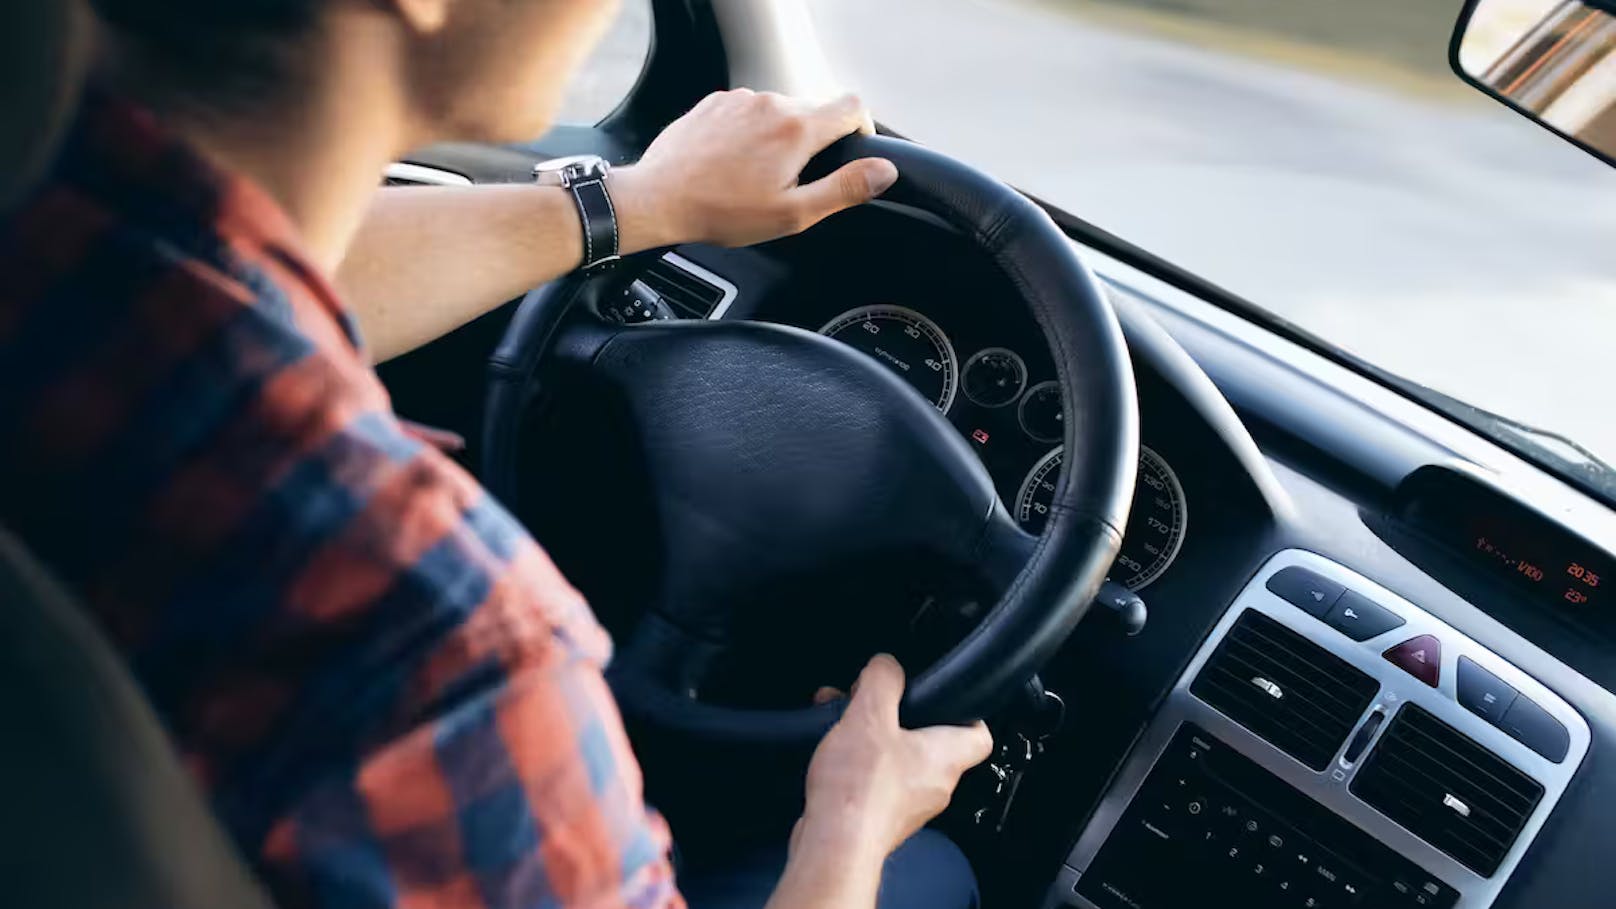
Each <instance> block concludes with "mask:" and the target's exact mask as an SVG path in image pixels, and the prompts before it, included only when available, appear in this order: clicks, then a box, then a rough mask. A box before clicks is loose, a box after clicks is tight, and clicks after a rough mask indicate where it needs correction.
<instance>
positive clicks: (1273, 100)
mask: <svg viewBox="0 0 1616 909" xmlns="http://www.w3.org/2000/svg"><path fill="white" fill-rule="evenodd" d="M1410 2H1437V0H1410ZM1455 5H1456V4H1455ZM631 6H632V4H631ZM813 9H814V11H815V16H816V18H817V19H818V21H819V24H820V30H821V33H822V39H823V42H824V44H825V46H826V50H827V53H828V54H829V55H830V56H831V58H832V62H833V63H834V64H836V66H837V67H838V70H839V72H840V73H841V74H842V75H844V76H845V77H846V81H847V82H848V83H849V85H851V86H852V87H854V88H856V89H857V90H858V91H859V92H860V93H861V94H862V95H863V96H864V97H865V99H866V100H867V101H868V102H869V103H870V104H871V105H872V106H873V107H874V108H875V111H876V114H877V116H878V117H880V118H881V119H882V120H884V121H885V122H887V123H888V124H890V125H891V126H893V127H894V128H896V129H898V130H900V131H902V132H905V133H907V134H909V135H911V136H913V137H915V138H917V139H920V140H923V141H926V142H928V143H930V144H933V145H936V146H937V147H939V148H941V149H943V150H945V151H948V152H950V153H952V154H955V155H957V156H959V157H961V158H963V159H965V160H967V161H970V162H972V163H974V164H977V165H979V166H981V167H983V168H985V169H987V170H989V171H991V172H993V173H995V174H996V175H998V176H1000V177H1003V178H1005V179H1007V180H1009V181H1011V182H1013V183H1016V184H1017V185H1020V186H1022V187H1024V188H1026V189H1028V190H1030V191H1032V192H1035V193H1037V194H1039V195H1041V196H1044V197H1046V198H1048V199H1050V200H1051V201H1053V202H1055V203H1056V204H1059V205H1061V206H1062V207H1064V208H1066V209H1068V210H1070V211H1072V212H1073V213H1075V214H1077V215H1079V216H1081V217H1083V218H1086V219H1088V220H1091V221H1093V222H1095V223H1097V224H1100V225H1101V226H1103V227H1105V228H1107V229H1109V230H1111V231H1113V232H1115V233H1117V234H1119V235H1121V236H1122V237H1124V238H1126V239H1128V240H1131V241H1133V242H1134V243H1136V244H1138V245H1140V246H1143V247H1145V248H1146V249H1149V250H1151V251H1153V252H1156V253H1158V254H1160V255H1162V256H1164V257H1166V258H1168V259H1171V260H1173V261H1175V262H1177V263H1179V264H1181V265H1183V266H1185V267H1187V268H1189V269H1190V270H1192V271H1195V272H1197V273H1199V274H1202V275H1203V276H1205V277H1207V278H1210V279H1212V280H1213V281H1216V282H1218V283H1220V284H1222V285H1224V286H1225V287H1228V288H1229V289H1231V290H1234V291H1236V292H1238V293H1240V294H1242V295H1244V296H1246V297H1247V298H1248V299H1251V300H1253V301H1254V302H1256V303H1259V304H1261V305H1263V306H1266V307H1268V308H1270V309H1272V310H1274V311H1275V312H1277V313H1279V314H1281V315H1283V316H1285V317H1287V318H1290V319H1293V320H1295V321H1296V322H1298V323H1300V324H1301V325H1303V326H1305V327H1307V328H1309V329H1311V330H1313V331H1314V332H1316V333H1318V334H1320V335H1322V336H1324V337H1325V338H1328V339H1330V340H1333V341H1335V342H1336V343H1339V344H1341V345H1343V346H1344V347H1347V348H1349V349H1351V350H1353V351H1355V352H1357V353H1359V354H1361V355H1363V356H1365V357H1367V358H1368V359H1370V360H1372V361H1374V362H1377V363H1379V364H1381V365H1383V366H1385V367H1387V368H1390V369H1392V370H1393V371H1395V372H1398V373H1401V374H1403V375H1405V376H1407V377H1409V378H1411V379H1414V380H1416V381H1419V382H1423V383H1426V384H1429V385H1432V386H1433V387H1436V388H1439V389H1441V390H1443V391H1446V392H1448V393H1450V394H1452V395H1454V396H1455V397H1458V398H1460V399H1463V400H1466V401H1469V402H1471V403H1473V404H1476V405H1478V406H1481V407H1484V408H1487V409H1490V410H1494V411H1497V412H1500V413H1503V414H1506V415H1510V416H1513V417H1516V418H1517V419H1521V420H1524V421H1527V422H1531V423H1537V424H1539V425H1544V426H1547V427H1548V428H1551V429H1555V430H1558V431H1561V432H1563V433H1565V434H1567V435H1569V436H1571V437H1572V438H1575V439H1577V440H1579V441H1580V442H1582V443H1583V444H1585V445H1587V446H1589V447H1590V448H1593V449H1594V450H1595V451H1596V452H1598V453H1599V454H1601V455H1602V456H1603V457H1604V458H1606V459H1607V460H1611V461H1616V416H1613V415H1616V171H1612V170H1611V169H1609V168H1607V167H1606V166H1605V165H1603V164H1601V163H1600V162H1598V161H1596V160H1594V159H1593V158H1591V157H1587V156H1585V155H1584V154H1582V153H1581V152H1579V151H1577V150H1575V149H1573V148H1571V147H1570V146H1566V145H1564V144H1562V143H1561V142H1560V140H1558V139H1556V138H1554V137H1553V136H1551V135H1549V134H1548V133H1545V132H1542V131H1541V130H1539V129H1538V128H1537V127H1535V126H1533V125H1531V124H1529V123H1528V122H1526V121H1525V120H1523V119H1521V118H1519V117H1517V116H1516V115H1514V114H1512V113H1510V112H1508V111H1506V110H1504V109H1503V108H1502V107H1498V106H1496V105H1493V104H1491V103H1490V102H1487V101H1485V100H1483V99H1479V98H1477V99H1470V98H1468V97H1467V96H1465V95H1463V94H1462V93H1459V92H1453V91H1451V90H1449V91H1433V92H1409V91H1406V90H1404V88H1403V87H1391V86H1394V85H1398V83H1396V82H1395V81H1392V80H1384V79H1380V78H1378V75H1379V74H1377V73H1376V72H1375V71H1374V68H1373V66H1370V65H1366V66H1365V67H1364V68H1363V72H1362V74H1361V75H1362V76H1363V78H1361V79H1360V78H1354V77H1352V76H1350V75H1349V76H1342V75H1341V74H1340V72H1341V71H1340V67H1336V68H1334V70H1332V71H1333V72H1334V73H1335V75H1323V74H1321V73H1320V72H1315V71H1310V69H1309V68H1307V67H1306V66H1305V63H1304V66H1302V67H1298V66H1296V65H1294V62H1295V61H1296V60H1297V59H1298V57H1299V56H1300V57H1302V58H1305V57H1306V51H1305V49H1303V50H1301V51H1298V50H1297V49H1295V48H1290V49H1286V53H1284V54H1275V55H1272V58H1281V57H1283V58H1284V59H1287V60H1289V61H1291V63H1289V64H1287V65H1278V64H1274V63H1269V62H1264V60H1263V59H1262V56H1261V55H1259V56H1251V55H1249V54H1244V53H1234V52H1228V51H1220V50H1216V49H1214V48H1213V47H1212V46H1210V42H1189V41H1185V40H1183V36H1182V35H1180V36H1179V37H1177V38H1174V39H1167V38H1162V37H1153V36H1151V35H1150V34H1148V33H1145V32H1140V31H1138V30H1133V29H1128V30H1125V29H1120V28H1118V27H1117V26H1115V25H1112V24H1105V23H1104V22H1103V21H1102V20H1093V19H1087V18H1084V17H1082V16H1079V15H1074V14H1072V13H1070V12H1066V11H1062V10H1060V9H1057V8H1054V7H1052V6H1051V5H1049V4H1035V3H1029V2H1024V0H813ZM623 34H625V35H628V36H629V37H630V38H632V37H633V35H634V34H635V33H634V32H633V29H632V26H629V27H627V28H625V30H624V32H623ZM622 40H624V39H621V38H620V39H619V42H621V41H622ZM1433 52H1435V53H1440V52H1441V48H1435V49H1433ZM619 56H621V54H620V55H619Z"/></svg>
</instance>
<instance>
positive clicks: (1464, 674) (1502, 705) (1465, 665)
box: [1459, 657, 1516, 726]
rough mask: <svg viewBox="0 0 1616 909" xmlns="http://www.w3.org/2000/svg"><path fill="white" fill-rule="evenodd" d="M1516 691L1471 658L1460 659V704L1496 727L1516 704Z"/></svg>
mask: <svg viewBox="0 0 1616 909" xmlns="http://www.w3.org/2000/svg"><path fill="white" fill-rule="evenodd" d="M1515 695H1516V692H1515V689H1514V688H1511V687H1510V686H1509V685H1507V684H1505V682H1504V680H1503V679H1500V678H1499V677H1498V676H1496V675H1493V674H1492V673H1490V672H1488V671H1487V670H1485V669H1483V668H1481V667H1480V666H1478V665H1476V663H1475V661H1474V660H1471V659H1470V658H1469V657H1460V658H1459V703H1460V704H1463V705H1464V706H1465V709H1467V710H1469V711H1470V712H1471V713H1474V714H1475V715H1476V716H1479V717H1481V718H1482V719H1484V720H1486V721H1487V722H1489V723H1492V724H1493V725H1494V726H1497V725H1498V724H1499V722H1500V721H1501V720H1503V719H1504V713H1505V712H1506V711H1507V710H1509V708H1510V705H1511V704H1514V703H1515Z"/></svg>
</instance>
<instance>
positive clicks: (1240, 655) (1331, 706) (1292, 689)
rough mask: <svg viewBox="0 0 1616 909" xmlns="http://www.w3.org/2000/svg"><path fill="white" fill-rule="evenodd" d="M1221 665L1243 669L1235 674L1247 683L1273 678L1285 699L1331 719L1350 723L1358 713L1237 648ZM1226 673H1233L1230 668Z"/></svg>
mask: <svg viewBox="0 0 1616 909" xmlns="http://www.w3.org/2000/svg"><path fill="white" fill-rule="evenodd" d="M1225 664H1226V666H1233V665H1238V666H1241V667H1243V670H1244V671H1242V672H1239V673H1238V674H1240V675H1243V676H1244V677H1245V679H1246V681H1247V682H1249V681H1251V678H1252V676H1261V677H1263V678H1267V677H1268V676H1273V678H1272V679H1270V680H1269V681H1272V682H1277V683H1278V684H1279V686H1280V688H1282V689H1284V691H1285V696H1286V697H1295V698H1300V699H1302V700H1304V701H1306V702H1307V705H1308V707H1309V708H1311V709H1312V710H1314V711H1317V712H1319V713H1324V714H1328V715H1329V716H1330V717H1331V718H1332V719H1336V720H1342V721H1346V722H1351V721H1353V720H1356V719H1357V718H1358V716H1359V714H1360V713H1361V712H1362V711H1361V710H1356V709H1354V707H1355V706H1356V705H1354V704H1352V703H1348V702H1343V701H1342V700H1341V699H1340V698H1338V697H1336V696H1335V695H1333V694H1331V693H1330V692H1328V691H1326V690H1324V689H1323V688H1320V687H1318V686H1317V685H1315V684H1313V683H1311V682H1309V681H1308V680H1306V679H1304V678H1302V677H1301V676H1299V675H1297V674H1296V673H1294V672H1292V671H1291V670H1290V669H1289V668H1288V667H1286V666H1284V665H1281V664H1278V663H1277V662H1276V661H1275V660H1273V659H1264V658H1263V657H1262V656H1260V655H1258V654H1255V653H1253V652H1251V651H1246V650H1242V649H1240V648H1238V647H1234V648H1230V649H1229V653H1228V655H1227V659H1226V660H1225ZM1219 668H1220V669H1221V668H1225V667H1219ZM1276 670H1277V671H1276ZM1229 671H1230V672H1231V673H1234V670H1233V669H1232V668H1231V669H1230V670H1229Z"/></svg>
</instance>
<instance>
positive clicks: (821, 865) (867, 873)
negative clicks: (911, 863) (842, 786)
mask: <svg viewBox="0 0 1616 909" xmlns="http://www.w3.org/2000/svg"><path fill="white" fill-rule="evenodd" d="M885 862H886V854H885V853H884V852H883V851H882V850H881V849H880V848H878V847H877V846H875V845H874V844H873V843H866V842H864V838H863V837H862V836H860V835H858V833H857V832H856V831H854V830H851V829H849V828H845V827H842V826H840V825H836V826H831V825H823V824H820V823H817V822H816V821H814V820H811V819H810V818H808V817H806V816H805V817H804V818H803V820H802V821H801V822H799V824H798V825H797V830H796V832H795V833H794V834H793V836H792V838H791V850H790V854H789V857H788V858H787V860H786V867H785V871H784V873H782V874H781V876H780V883H779V885H778V887H777V888H776V890H775V896H776V899H775V900H772V901H771V902H770V907H771V909H773V907H775V906H792V907H797V906H813V907H818V906H825V907H847V906H873V905H875V900H876V896H877V895H878V893H879V892H880V889H881V869H882V866H883V865H884V863H885Z"/></svg>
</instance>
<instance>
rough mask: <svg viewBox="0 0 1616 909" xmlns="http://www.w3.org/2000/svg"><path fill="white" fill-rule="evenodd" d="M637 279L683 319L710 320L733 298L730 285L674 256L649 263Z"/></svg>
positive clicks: (669, 254)
mask: <svg viewBox="0 0 1616 909" xmlns="http://www.w3.org/2000/svg"><path fill="white" fill-rule="evenodd" d="M640 280H642V281H644V282H645V283H646V284H647V285H648V286H650V288H651V289H652V290H654V291H656V292H657V294H658V295H659V296H661V297H662V299H663V300H664V301H666V302H667V303H668V305H670V306H672V307H673V308H674V310H675V311H676V312H678V314H679V315H680V316H682V317H684V318H687V319H707V318H711V317H712V316H713V314H714V313H715V312H717V311H718V309H719V308H720V307H722V306H725V305H727V304H728V303H729V302H730V300H731V299H733V298H734V296H735V286H734V285H732V284H730V283H729V282H727V281H725V280H724V279H722V278H720V277H718V276H717V275H715V274H713V273H712V272H710V271H708V270H707V269H705V268H702V267H701V266H699V265H697V264H696V263H694V262H691V261H690V260H689V259H686V258H684V257H683V256H679V255H676V254H674V253H668V254H667V255H665V256H663V257H662V258H660V259H658V260H656V261H655V262H653V263H651V265H650V267H649V268H647V269H646V270H645V274H644V275H642V276H641V277H640Z"/></svg>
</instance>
